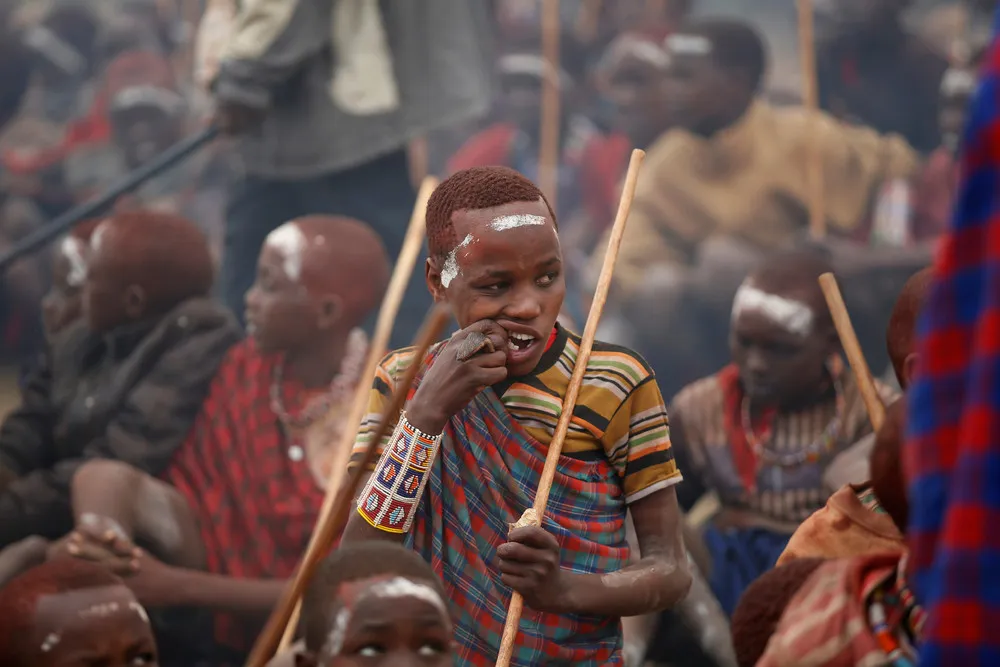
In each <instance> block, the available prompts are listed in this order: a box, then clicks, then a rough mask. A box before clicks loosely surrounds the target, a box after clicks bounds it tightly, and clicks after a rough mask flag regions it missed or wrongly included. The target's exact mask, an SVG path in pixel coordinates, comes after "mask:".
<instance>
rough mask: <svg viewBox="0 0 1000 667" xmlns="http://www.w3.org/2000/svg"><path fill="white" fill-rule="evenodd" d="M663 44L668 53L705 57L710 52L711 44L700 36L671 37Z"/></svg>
mask: <svg viewBox="0 0 1000 667" xmlns="http://www.w3.org/2000/svg"><path fill="white" fill-rule="evenodd" d="M664 43H665V44H666V46H667V50H668V51H669V52H670V53H673V54H676V55H679V56H707V55H708V54H710V53H711V52H712V42H710V41H709V40H708V38H706V37H702V36H701V35H671V36H670V37H668V38H667V39H666V41H665V42H664Z"/></svg>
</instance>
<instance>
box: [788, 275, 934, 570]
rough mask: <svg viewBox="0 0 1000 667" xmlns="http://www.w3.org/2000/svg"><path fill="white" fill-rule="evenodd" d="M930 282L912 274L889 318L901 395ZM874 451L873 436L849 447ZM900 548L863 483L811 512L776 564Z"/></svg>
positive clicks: (889, 337)
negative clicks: (808, 558) (801, 559)
mask: <svg viewBox="0 0 1000 667" xmlns="http://www.w3.org/2000/svg"><path fill="white" fill-rule="evenodd" d="M931 276H932V271H931V269H929V268H927V269H924V270H922V271H919V272H917V273H916V274H914V275H913V276H912V277H911V278H910V279H909V280H908V281H907V282H906V284H905V285H904V286H903V290H902V292H900V294H899V298H898V299H897V300H896V305H895V307H894V308H893V310H892V315H891V317H890V318H889V327H888V330H887V332H886V346H887V348H888V350H889V358H890V359H891V360H892V366H893V370H894V371H895V372H896V379H897V380H898V381H899V386H900V387H902V388H903V391H906V388H907V387H909V386H910V378H911V377H913V373H914V369H915V368H916V364H917V353H916V349H915V346H916V340H917V316H918V315H919V314H920V310H921V308H923V305H924V302H925V301H926V300H927V291H928V289H929V288H930V283H931ZM873 445H874V436H870V437H869V438H864V439H863V440H862V441H861V442H859V443H858V444H857V445H855V446H854V447H852V448H851V452H852V453H861V452H864V453H865V460H866V461H867V460H868V458H869V453H870V452H871V451H872V449H873ZM872 466H873V467H874V462H872ZM905 548H906V545H905V543H904V541H903V534H902V533H901V532H900V531H899V530H898V529H897V528H896V524H895V523H893V521H892V519H891V518H890V517H889V515H888V514H887V513H886V512H885V509H884V508H883V507H882V506H881V504H880V503H879V501H878V498H876V497H875V494H874V492H873V490H872V482H871V481H870V480H868V481H865V482H863V483H861V484H847V485H845V486H843V487H841V489H840V490H839V491H837V492H836V493H835V494H833V495H832V496H830V499H829V500H828V501H827V503H826V507H824V508H823V509H821V510H818V511H816V512H815V513H814V514H813V515H812V516H810V517H809V518H808V519H806V520H805V521H804V522H803V523H802V525H801V526H799V528H798V530H796V531H795V534H794V535H792V539H791V540H789V541H788V546H787V547H786V548H785V551H784V553H782V554H781V557H780V558H778V564H779V565H781V564H783V563H787V562H789V561H791V560H794V559H796V558H805V557H813V556H815V557H819V558H848V557H850V556H860V555H863V554H866V553H875V552H879V551H903V550H904V549H905Z"/></svg>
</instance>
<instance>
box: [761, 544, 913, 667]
mask: <svg viewBox="0 0 1000 667" xmlns="http://www.w3.org/2000/svg"><path fill="white" fill-rule="evenodd" d="M904 572H905V560H904V561H901V560H900V558H899V556H898V554H876V555H872V556H861V557H858V558H850V559H839V560H831V561H829V562H827V563H824V564H823V565H821V566H820V567H819V568H818V569H817V570H816V572H814V573H813V575H812V576H811V577H810V578H809V579H808V580H806V583H805V584H803V586H802V588H800V589H799V591H798V593H796V594H795V596H794V597H793V598H792V601H791V602H790V603H789V604H788V606H787V607H786V608H785V613H784V614H783V615H782V617H781V621H780V622H779V623H778V627H777V629H776V630H775V632H774V635H772V637H771V641H770V642H768V645H767V649H766V650H765V651H764V655H763V656H761V658H760V660H759V661H758V662H757V667H801V666H802V665H813V666H815V667H907V666H908V665H912V664H913V662H912V660H913V658H914V653H913V648H912V647H913V644H914V642H915V638H917V637H919V636H920V633H921V630H922V627H923V622H924V613H923V611H922V610H921V609H920V607H919V606H918V605H917V604H916V602H915V600H914V597H913V595H912V594H911V593H910V591H909V588H908V587H907V585H906V582H905V580H904V578H903V573H904ZM869 619H874V620H875V621H876V623H875V624H874V626H873V624H872V623H871V622H870V620H869Z"/></svg>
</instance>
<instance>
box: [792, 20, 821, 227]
mask: <svg viewBox="0 0 1000 667" xmlns="http://www.w3.org/2000/svg"><path fill="white" fill-rule="evenodd" d="M798 8H799V62H800V63H801V66H802V93H803V94H802V98H803V100H802V101H803V103H804V105H805V108H806V110H807V111H808V113H809V125H810V126H811V127H812V128H813V131H812V132H810V133H809V134H811V135H813V136H815V134H816V132H815V129H816V128H817V126H818V125H819V121H820V115H819V83H818V82H817V80H816V40H815V38H814V36H813V35H814V29H813V23H814V21H813V4H812V0H798ZM823 186H824V184H823V155H822V154H821V153H820V144H819V142H818V141H817V140H815V139H813V140H812V141H811V142H810V144H809V151H808V152H807V153H806V187H807V188H808V197H809V233H810V234H811V235H812V237H813V238H814V239H821V238H824V237H825V236H826V193H825V191H824V187H823Z"/></svg>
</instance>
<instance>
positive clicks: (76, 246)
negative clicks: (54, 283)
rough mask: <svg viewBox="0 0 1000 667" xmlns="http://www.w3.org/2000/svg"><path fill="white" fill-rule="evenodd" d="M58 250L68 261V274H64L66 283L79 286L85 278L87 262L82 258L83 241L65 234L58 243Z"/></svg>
mask: <svg viewBox="0 0 1000 667" xmlns="http://www.w3.org/2000/svg"><path fill="white" fill-rule="evenodd" d="M59 252H60V253H62V256H63V257H65V258H66V261H68V262H69V275H68V276H66V283H67V284H68V285H69V286H70V287H79V286H80V285H82V284H83V281H84V280H85V279H86V278H87V262H86V261H84V259H83V252H84V247H83V241H81V240H80V239H78V238H76V237H73V236H67V237H66V238H64V239H63V241H62V243H61V244H60V245H59Z"/></svg>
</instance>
